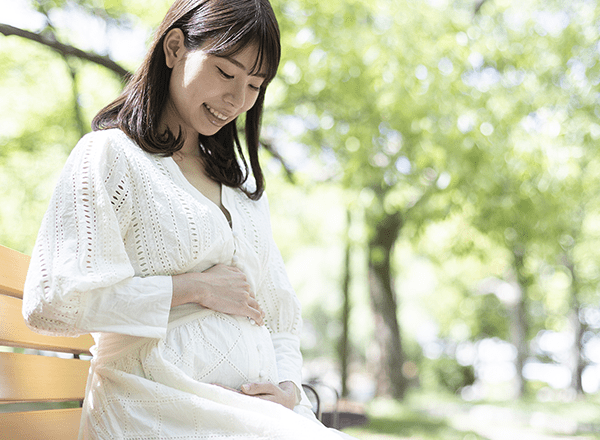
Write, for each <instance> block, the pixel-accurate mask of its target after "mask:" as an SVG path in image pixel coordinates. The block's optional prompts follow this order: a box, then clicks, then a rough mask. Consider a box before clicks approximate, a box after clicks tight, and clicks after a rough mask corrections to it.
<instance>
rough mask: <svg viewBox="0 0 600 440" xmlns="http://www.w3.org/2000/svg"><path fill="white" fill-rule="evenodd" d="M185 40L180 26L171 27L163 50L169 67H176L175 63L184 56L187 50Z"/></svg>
mask: <svg viewBox="0 0 600 440" xmlns="http://www.w3.org/2000/svg"><path fill="white" fill-rule="evenodd" d="M184 40H185V37H184V35H183V31H182V30H181V29H179V28H175V29H171V30H170V31H169V32H168V33H167V36H166V37H165V39H164V41H163V50H164V51H165V59H166V63H167V67H168V68H169V69H172V68H173V67H175V63H176V62H177V61H179V60H180V59H181V58H182V56H183V54H184V52H185V46H184V44H183V42H184Z"/></svg>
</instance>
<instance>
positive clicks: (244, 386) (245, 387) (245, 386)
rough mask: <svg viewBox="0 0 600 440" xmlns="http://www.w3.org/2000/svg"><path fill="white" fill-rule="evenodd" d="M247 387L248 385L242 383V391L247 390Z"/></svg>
mask: <svg viewBox="0 0 600 440" xmlns="http://www.w3.org/2000/svg"><path fill="white" fill-rule="evenodd" d="M249 389H250V385H242V391H243V392H248V390H249Z"/></svg>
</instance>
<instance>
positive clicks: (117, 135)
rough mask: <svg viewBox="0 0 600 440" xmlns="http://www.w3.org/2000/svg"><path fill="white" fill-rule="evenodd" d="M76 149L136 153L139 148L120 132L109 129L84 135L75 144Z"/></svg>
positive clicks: (116, 129)
mask: <svg viewBox="0 0 600 440" xmlns="http://www.w3.org/2000/svg"><path fill="white" fill-rule="evenodd" d="M75 148H76V149H85V148H94V149H98V150H113V151H117V152H127V151H136V150H140V151H141V148H140V147H138V146H137V144H136V143H135V142H134V141H133V140H131V139H130V138H129V137H128V136H127V135H126V134H125V133H124V132H123V131H122V130H120V129H118V128H111V129H106V130H98V131H92V132H91V133H87V134H86V135H84V136H83V137H82V138H81V139H80V141H79V142H78V143H77V146H76V147H75Z"/></svg>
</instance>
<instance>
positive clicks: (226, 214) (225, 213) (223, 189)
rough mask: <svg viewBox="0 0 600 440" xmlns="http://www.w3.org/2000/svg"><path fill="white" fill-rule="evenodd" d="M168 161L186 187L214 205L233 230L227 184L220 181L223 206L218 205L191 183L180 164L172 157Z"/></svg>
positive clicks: (196, 196) (220, 196) (220, 195)
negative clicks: (226, 200) (227, 200)
mask: <svg viewBox="0 0 600 440" xmlns="http://www.w3.org/2000/svg"><path fill="white" fill-rule="evenodd" d="M165 159H166V162H167V163H168V164H169V167H170V168H172V169H173V172H174V173H175V175H176V176H177V177H178V180H179V181H180V182H181V184H182V186H183V187H184V189H186V190H187V192H188V193H189V194H190V195H191V196H193V197H194V198H196V199H199V200H201V201H203V202H207V203H208V205H209V206H211V207H213V208H214V209H215V210H216V211H218V212H219V213H220V214H221V216H222V218H223V219H224V220H225V223H226V224H227V225H228V226H229V229H230V230H232V231H233V217H232V215H231V210H230V209H229V208H228V207H227V205H228V203H227V202H225V199H226V198H227V196H226V192H227V186H226V185H223V184H222V183H219V198H220V199H221V206H222V208H221V206H219V205H217V204H216V203H215V202H214V201H212V200H211V199H210V198H208V197H207V196H206V195H205V194H204V193H203V192H202V191H200V190H199V189H198V188H196V187H195V186H194V185H192V184H191V183H190V181H189V180H188V179H187V177H185V174H183V171H181V168H179V165H177V162H175V160H174V159H173V158H172V157H166V158H165Z"/></svg>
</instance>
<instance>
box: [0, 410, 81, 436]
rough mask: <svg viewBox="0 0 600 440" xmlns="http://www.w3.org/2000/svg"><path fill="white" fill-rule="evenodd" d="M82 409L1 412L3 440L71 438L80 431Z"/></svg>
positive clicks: (0, 431)
mask: <svg viewBox="0 0 600 440" xmlns="http://www.w3.org/2000/svg"><path fill="white" fill-rule="evenodd" d="M80 419H81V409H80V408H72V409H54V410H47V411H28V412H16V413H0V438H1V439H3V440H20V439H27V440H70V439H76V438H77V434H78V432H79V420H80Z"/></svg>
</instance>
